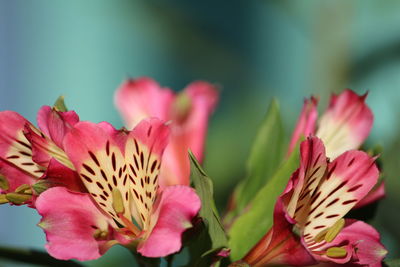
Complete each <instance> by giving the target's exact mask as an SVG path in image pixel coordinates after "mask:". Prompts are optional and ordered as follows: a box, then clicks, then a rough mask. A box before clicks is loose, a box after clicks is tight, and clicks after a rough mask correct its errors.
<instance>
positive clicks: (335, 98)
mask: <svg viewBox="0 0 400 267" xmlns="http://www.w3.org/2000/svg"><path fill="white" fill-rule="evenodd" d="M366 97H367V95H366V94H365V95H362V96H359V95H357V94H356V93H354V92H353V91H352V90H350V89H346V90H344V91H343V92H342V93H341V94H339V95H335V94H333V95H332V96H331V99H330V103H329V106H328V109H327V110H326V111H325V113H324V114H323V115H322V117H321V118H320V120H319V121H318V124H317V119H318V111H317V104H318V101H317V99H316V98H314V97H311V98H310V99H306V100H305V101H304V106H303V110H302V111H301V114H300V117H299V119H298V122H297V125H296V127H295V130H294V132H293V136H292V139H291V142H290V146H289V153H290V152H291V151H292V150H293V149H294V148H295V146H296V143H297V142H298V140H299V139H300V138H301V136H309V135H315V136H318V137H319V138H321V139H322V141H323V142H324V145H325V148H326V155H327V156H328V157H329V158H330V159H332V160H333V159H335V158H336V157H337V156H339V155H340V154H342V153H343V152H345V151H347V150H352V149H357V148H359V147H360V146H361V144H362V143H363V142H364V141H365V139H367V137H368V135H369V132H370V131H371V128H372V124H373V120H374V117H373V114H372V112H371V110H370V108H369V107H368V106H367V104H366V103H365V98H366ZM316 124H317V126H316Z"/></svg>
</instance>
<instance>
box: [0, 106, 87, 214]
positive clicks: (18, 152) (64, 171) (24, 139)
mask: <svg viewBox="0 0 400 267" xmlns="http://www.w3.org/2000/svg"><path fill="white" fill-rule="evenodd" d="M78 121H79V118H78V116H77V115H76V114H75V113H74V112H73V111H69V112H59V111H57V110H55V109H54V108H51V107H49V106H43V107H42V108H41V109H40V110H39V113H38V125H39V129H38V128H36V127H35V126H33V125H32V124H31V123H30V122H29V121H27V120H26V119H25V118H23V117H22V116H21V115H19V114H18V113H16V112H12V111H3V112H0V124H1V125H2V126H3V129H2V131H1V132H0V174H1V175H2V177H3V181H4V185H5V186H3V188H1V189H0V192H1V193H3V195H1V199H3V200H4V201H3V203H6V202H11V203H14V204H24V203H28V204H30V205H31V206H34V199H35V198H34V197H33V198H32V197H31V196H32V194H34V193H35V192H34V191H33V190H32V188H31V186H33V185H34V184H36V183H37V182H39V181H43V180H46V182H47V183H49V184H52V185H64V186H67V187H69V188H71V189H74V190H81V189H82V188H83V185H82V183H81V182H80V181H79V179H77V178H78V177H77V176H76V175H75V174H74V173H75V172H74V171H73V170H71V168H73V166H72V163H71V162H70V161H69V159H68V158H67V155H66V154H65V153H64V151H63V148H62V139H63V138H64V135H65V134H66V133H67V132H68V131H69V129H70V128H71V127H72V126H73V125H74V124H75V123H77V122H78ZM61 175H62V179H59V178H60V176H61Z"/></svg>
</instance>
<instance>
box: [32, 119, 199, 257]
mask: <svg viewBox="0 0 400 267" xmlns="http://www.w3.org/2000/svg"><path fill="white" fill-rule="evenodd" d="M168 131H169V130H168V127H167V126H165V125H164V124H163V123H162V122H161V121H160V120H158V119H155V118H154V119H148V120H143V121H142V122H140V123H139V124H138V125H137V126H136V127H135V128H134V129H133V130H132V131H126V130H120V131H118V130H115V129H114V128H113V127H112V126H111V125H110V124H108V123H104V122H103V123H99V124H94V123H90V122H79V123H77V124H75V125H74V127H73V128H72V129H71V130H70V131H69V132H68V133H67V134H66V136H65V138H64V140H63V148H64V149H65V153H66V155H67V156H68V158H69V159H70V160H71V162H72V164H73V167H74V169H75V170H76V172H77V173H78V174H79V177H80V178H81V179H82V181H83V183H84V185H85V187H86V189H87V192H73V191H70V190H68V189H66V188H64V187H54V188H50V189H48V190H46V191H45V192H43V193H42V194H41V195H40V196H39V197H38V199H37V202H36V208H37V210H38V212H39V214H40V215H42V217H43V218H42V220H41V222H40V223H39V226H41V227H42V228H43V229H44V230H45V232H46V236H47V241H48V243H47V245H46V248H47V250H48V252H49V253H50V254H51V255H52V256H53V257H55V258H58V259H64V260H65V259H72V258H74V259H78V260H91V259H96V258H98V257H100V256H101V255H102V254H103V253H104V252H105V251H107V249H108V248H110V247H111V246H113V245H114V244H118V243H119V244H122V245H124V246H127V247H129V248H131V249H134V250H137V251H138V252H139V253H141V254H142V255H143V256H146V257H163V256H166V255H168V254H171V253H174V252H177V251H179V250H180V248H181V245H182V243H181V235H182V233H183V232H184V231H185V230H186V229H187V228H189V227H191V220H192V218H193V217H194V216H195V215H196V214H197V213H198V211H199V209H200V205H201V202H200V199H199V198H198V196H197V195H196V193H195V192H194V190H192V189H191V188H190V187H187V186H182V185H177V186H169V187H165V188H164V189H163V190H159V189H158V187H159V186H158V181H159V179H158V174H159V169H160V166H161V155H162V153H163V150H164V148H165V146H166V145H167V140H168Z"/></svg>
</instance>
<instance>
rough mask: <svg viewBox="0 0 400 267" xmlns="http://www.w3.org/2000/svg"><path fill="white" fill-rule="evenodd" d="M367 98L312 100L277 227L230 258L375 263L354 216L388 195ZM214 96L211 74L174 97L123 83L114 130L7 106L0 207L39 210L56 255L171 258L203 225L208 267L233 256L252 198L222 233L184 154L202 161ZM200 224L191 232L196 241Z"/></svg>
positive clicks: (365, 228)
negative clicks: (231, 236) (118, 249)
mask: <svg viewBox="0 0 400 267" xmlns="http://www.w3.org/2000/svg"><path fill="white" fill-rule="evenodd" d="M365 99H366V95H363V96H359V95H357V94H356V93H354V92H353V91H351V90H348V89H347V90H345V91H344V92H342V93H341V94H339V95H333V96H332V98H331V101H330V104H329V107H328V108H327V110H326V112H325V113H324V114H323V115H322V116H321V118H320V119H319V120H318V112H317V103H318V101H317V99H316V98H314V97H312V98H310V99H306V100H305V103H304V107H303V110H302V112H301V114H300V117H299V119H298V122H297V126H296V127H295V130H294V132H293V135H292V139H291V141H290V144H289V148H288V151H287V152H286V156H285V158H284V159H283V161H285V160H286V161H287V160H288V158H290V157H292V155H293V154H296V153H299V155H300V156H299V161H298V162H297V163H296V164H297V169H296V170H295V171H294V172H293V173H292V175H291V176H290V177H285V178H286V179H284V181H283V182H284V183H285V184H286V183H287V184H286V188H285V189H284V190H283V192H282V193H281V194H280V195H279V196H277V198H276V199H275V200H276V201H275V203H274V209H273V210H274V212H273V214H265V215H264V216H271V217H272V216H273V224H272V225H271V226H270V229H269V230H268V231H267V232H266V233H265V232H264V234H265V235H264V236H259V237H258V240H259V241H258V242H257V243H256V244H251V246H253V247H252V248H251V249H250V250H249V251H247V252H246V253H244V255H242V256H241V257H240V258H236V259H235V258H231V262H233V263H231V266H247V265H249V266H269V265H292V266H307V265H314V264H326V265H329V264H345V265H355V266H356V265H360V266H380V264H381V262H382V260H383V259H384V257H385V255H386V254H387V251H386V249H385V247H384V246H383V245H382V244H381V242H380V235H379V233H378V232H377V231H376V230H375V229H374V228H373V227H372V226H370V225H368V224H367V223H365V222H362V221H358V220H355V219H351V218H348V217H347V214H348V212H349V211H350V210H352V209H357V208H360V207H363V206H366V205H369V204H370V203H372V202H375V201H377V200H379V199H380V198H382V197H383V196H384V195H385V191H384V183H383V181H382V179H380V170H379V169H378V167H377V164H376V161H377V156H376V155H373V154H371V153H367V152H364V151H362V150H358V149H360V146H361V145H362V144H363V142H364V141H365V139H366V138H367V137H368V135H369V132H370V130H371V128H372V123H373V115H372V112H371V110H370V109H369V107H368V106H367V105H366V103H365ZM217 102H218V91H217V90H216V88H215V87H214V86H213V85H211V84H209V83H206V82H202V81H199V82H194V83H192V84H190V85H189V86H188V87H187V88H186V89H185V90H184V91H182V92H180V93H178V94H176V93H174V92H173V91H172V90H170V89H168V88H161V87H160V86H159V85H158V84H157V83H156V82H155V81H153V80H152V79H150V78H139V79H135V80H128V81H126V82H125V83H124V84H122V86H121V87H120V88H119V89H118V90H117V91H116V94H115V104H116V107H117V108H118V110H119V111H120V113H121V114H122V117H123V118H124V120H125V125H126V128H122V129H119V130H117V129H115V128H114V127H113V126H112V125H111V124H109V123H107V122H101V123H92V122H88V121H80V119H79V117H78V115H77V114H76V113H75V112H74V111H68V110H67V109H66V107H65V105H64V104H63V102H62V101H58V102H57V104H56V105H55V106H54V107H50V106H43V107H42V108H41V109H40V110H39V112H38V116H37V124H38V127H36V126H34V125H33V124H32V123H30V122H29V121H27V120H26V119H25V118H23V117H22V116H21V115H19V114H18V113H16V112H13V111H3V112H0V124H1V125H2V126H3V127H2V128H3V131H2V132H0V204H5V203H9V204H11V205H24V204H26V205H28V206H29V207H31V208H33V209H36V210H37V212H38V213H39V214H40V215H41V217H42V219H41V221H40V222H39V224H38V225H39V226H40V227H41V228H42V229H43V230H44V232H45V233H46V237H47V244H46V249H47V251H48V253H49V254H50V255H51V256H53V257H54V258H57V259H61V260H69V259H78V260H80V261H85V260H92V259H96V258H99V257H100V256H101V255H102V254H104V253H105V252H106V251H107V250H108V249H109V248H110V247H111V246H113V245H116V244H120V245H122V246H124V247H126V248H128V249H130V250H132V251H133V252H134V254H137V253H139V254H140V255H142V256H144V257H148V258H159V257H166V256H168V255H171V254H174V253H177V252H179V251H180V250H181V248H182V246H183V241H182V237H183V233H184V232H185V231H186V230H188V229H189V228H192V227H193V226H195V228H199V227H198V226H199V223H198V222H199V221H201V222H202V225H203V228H202V227H200V229H197V230H198V231H205V232H206V234H207V235H209V237H210V240H211V245H210V247H209V250H208V251H204V252H202V253H200V254H199V255H201V256H199V257H205V255H211V257H209V258H208V259H207V261H205V262H207V263H204V262H203V263H202V264H203V265H204V264H207V265H211V264H214V263H215V262H216V261H218V260H220V259H221V258H224V257H225V258H229V248H228V247H229V242H228V241H226V240H227V239H228V237H227V236H226V233H225V231H227V232H228V233H229V231H230V229H229V228H230V226H231V225H232V224H234V223H235V222H236V221H238V220H240V219H241V218H240V217H241V216H242V215H246V213H248V212H251V210H252V209H253V208H254V206H255V204H254V201H253V202H252V201H250V202H249V203H246V205H245V208H244V209H243V210H239V211H236V216H235V217H234V218H232V219H231V221H230V222H229V224H228V225H227V227H226V229H225V230H224V229H222V226H221V225H222V224H221V223H220V221H219V217H218V213H217V212H216V211H215V209H214V207H213V206H212V205H213V202H212V199H209V197H207V196H212V191H210V190H211V189H212V186H211V185H210V184H209V183H210V181H209V180H201V182H199V183H196V182H195V183H194V186H195V188H192V187H190V185H191V182H193V181H191V177H192V175H193V173H195V170H194V169H193V168H197V171H198V173H199V174H200V176H201V177H202V179H207V177H206V175H205V173H204V171H203V170H202V169H201V167H200V165H198V164H199V163H198V162H197V161H196V160H194V161H193V159H192V162H191V160H190V158H189V157H188V151H189V150H191V151H192V153H193V154H192V155H194V156H193V158H195V159H197V160H198V161H199V162H200V163H201V161H202V159H203V154H204V143H205V139H206V133H207V125H208V120H209V117H210V116H211V114H212V112H213V110H214V109H215V106H216V104H217ZM266 178H267V177H266ZM192 179H193V178H192ZM250 182H251V181H250ZM198 185H199V186H198ZM266 186H268V184H266ZM210 188H211V189H210ZM238 191H239V190H238ZM230 209H234V207H233V208H232V207H231V208H230ZM256 225H257V224H255V227H256ZM198 231H196V230H195V231H192V233H191V235H188V236H190V237H192V239H193V240H192V243H196V240H198V238H199V236H198V235H196V232H198ZM221 240H222V241H221ZM189 241H190V240H189ZM243 242H246V240H243ZM227 261H229V260H227ZM191 262H195V261H191ZM198 266H201V265H198Z"/></svg>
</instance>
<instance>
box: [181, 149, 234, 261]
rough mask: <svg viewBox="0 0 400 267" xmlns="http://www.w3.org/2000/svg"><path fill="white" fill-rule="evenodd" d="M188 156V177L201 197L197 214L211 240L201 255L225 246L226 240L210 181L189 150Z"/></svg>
mask: <svg viewBox="0 0 400 267" xmlns="http://www.w3.org/2000/svg"><path fill="white" fill-rule="evenodd" d="M189 157H190V179H191V181H192V182H193V186H194V188H195V189H196V192H197V194H198V195H199V197H200V199H201V210H200V212H199V215H200V217H201V218H202V219H203V222H204V224H205V227H206V230H207V233H208V235H209V238H210V240H211V247H209V248H208V251H202V256H206V255H208V254H210V253H213V252H216V251H218V250H220V249H222V248H227V247H228V240H227V237H226V233H225V231H224V228H223V226H222V224H221V221H220V218H219V215H218V212H217V209H216V207H215V203H214V196H213V184H212V181H211V179H210V178H209V177H208V176H207V174H206V173H205V172H204V170H203V169H202V168H201V166H200V164H199V163H198V162H197V160H196V158H195V157H194V155H193V154H192V153H191V152H189Z"/></svg>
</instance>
